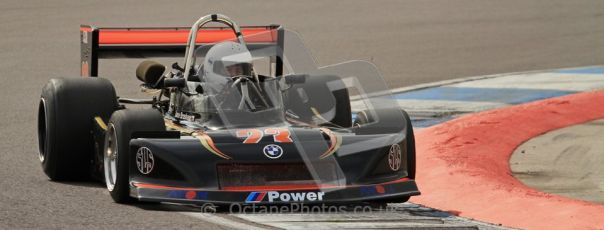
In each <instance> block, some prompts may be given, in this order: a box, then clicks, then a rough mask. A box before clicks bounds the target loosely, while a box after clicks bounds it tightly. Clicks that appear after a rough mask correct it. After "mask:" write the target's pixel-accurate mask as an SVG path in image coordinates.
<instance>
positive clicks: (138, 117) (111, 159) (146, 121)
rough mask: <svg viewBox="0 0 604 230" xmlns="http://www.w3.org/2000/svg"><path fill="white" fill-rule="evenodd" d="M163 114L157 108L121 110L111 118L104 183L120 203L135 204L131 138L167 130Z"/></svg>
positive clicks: (104, 158) (107, 132)
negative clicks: (130, 172)
mask: <svg viewBox="0 0 604 230" xmlns="http://www.w3.org/2000/svg"><path fill="white" fill-rule="evenodd" d="M165 130H166V126H165V124H164V120H163V117H162V115H161V113H160V112H159V111H157V110H155V109H145V110H129V109H125V110H119V111H116V112H114V113H113V115H111V119H110V120H109V124H108V125H107V131H106V133H105V145H104V146H105V149H104V150H103V156H104V157H103V160H104V163H103V166H104V172H105V183H106V185H107V190H109V193H110V194H111V198H113V200H114V201H115V202H117V203H130V202H133V201H135V200H134V199H133V198H132V197H130V184H129V182H130V176H129V165H130V163H129V159H130V158H131V156H130V139H132V134H133V133H135V132H145V131H165Z"/></svg>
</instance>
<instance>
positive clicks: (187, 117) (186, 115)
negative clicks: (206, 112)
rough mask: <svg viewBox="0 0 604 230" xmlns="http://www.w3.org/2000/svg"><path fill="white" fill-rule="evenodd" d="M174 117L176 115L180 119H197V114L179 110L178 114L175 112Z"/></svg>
mask: <svg viewBox="0 0 604 230" xmlns="http://www.w3.org/2000/svg"><path fill="white" fill-rule="evenodd" d="M174 117H176V118H178V119H182V120H186V121H195V115H192V114H186V113H183V112H177V113H176V114H174Z"/></svg>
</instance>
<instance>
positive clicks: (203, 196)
mask: <svg viewBox="0 0 604 230" xmlns="http://www.w3.org/2000/svg"><path fill="white" fill-rule="evenodd" d="M168 197H169V198H176V199H187V200H207V199H208V192H205V191H193V190H189V191H187V190H172V191H170V192H168Z"/></svg>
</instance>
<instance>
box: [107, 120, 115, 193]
mask: <svg viewBox="0 0 604 230" xmlns="http://www.w3.org/2000/svg"><path fill="white" fill-rule="evenodd" d="M117 156H118V151H117V135H116V133H115V127H113V124H109V127H108V130H107V134H106V135H105V150H104V151H103V159H104V166H105V167H104V171H105V183H106V184H107V189H108V190H109V191H113V188H115V182H116V180H117Z"/></svg>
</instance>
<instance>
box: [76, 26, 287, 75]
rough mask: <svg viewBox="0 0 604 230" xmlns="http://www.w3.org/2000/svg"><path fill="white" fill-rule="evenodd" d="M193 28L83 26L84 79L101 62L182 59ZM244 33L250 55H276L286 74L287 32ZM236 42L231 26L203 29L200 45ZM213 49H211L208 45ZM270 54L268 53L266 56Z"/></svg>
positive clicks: (249, 29)
mask: <svg viewBox="0 0 604 230" xmlns="http://www.w3.org/2000/svg"><path fill="white" fill-rule="evenodd" d="M190 30H191V28H190V27H148V28H101V27H94V26H89V25H82V26H80V44H81V50H80V52H81V55H80V57H81V76H83V77H96V76H98V68H99V59H107V58H149V57H182V58H184V56H185V48H186V46H187V44H186V43H187V40H188V37H189V32H190ZM241 32H242V33H243V35H244V40H245V41H246V43H247V46H248V49H249V50H250V52H272V54H268V55H267V56H271V57H274V58H271V61H274V63H275V65H276V68H275V70H276V74H277V75H280V74H281V73H282V72H283V61H282V60H281V58H280V57H281V55H280V54H281V53H282V52H283V43H284V41H283V40H284V30H283V27H282V26H279V25H269V26H242V27H241ZM225 40H236V37H235V34H234V33H233V31H232V30H231V28H229V27H204V28H200V29H199V32H198V35H197V40H196V42H197V44H201V45H203V44H206V45H208V44H213V43H217V42H221V41H225ZM208 48H209V46H208ZM265 55H266V54H265Z"/></svg>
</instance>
